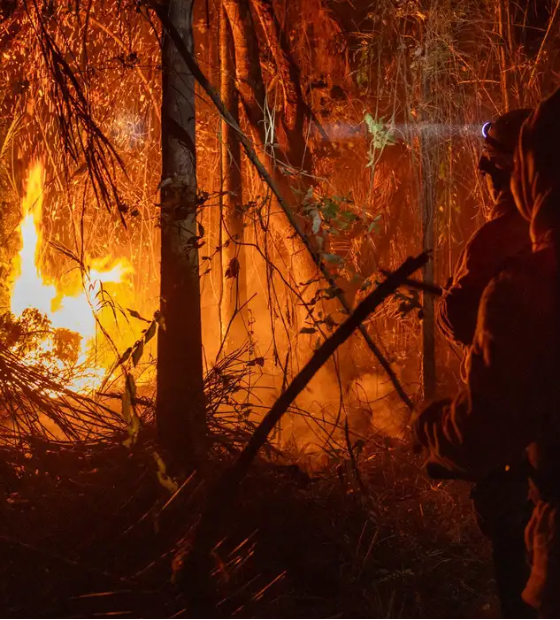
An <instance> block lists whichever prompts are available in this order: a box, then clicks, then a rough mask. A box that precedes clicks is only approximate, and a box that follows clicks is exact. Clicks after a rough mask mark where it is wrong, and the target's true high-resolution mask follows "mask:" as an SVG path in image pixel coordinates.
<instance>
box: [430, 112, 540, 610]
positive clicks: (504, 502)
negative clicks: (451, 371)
mask: <svg viewBox="0 0 560 620" xmlns="http://www.w3.org/2000/svg"><path fill="white" fill-rule="evenodd" d="M530 113H531V110H529V109H520V110H513V111H511V112H508V113H506V114H504V115H503V116H501V117H499V118H498V119H497V120H496V121H495V122H493V123H486V124H485V125H484V127H483V136H484V139H485V149H484V151H485V152H484V154H483V156H482V157H481V159H480V163H479V169H480V171H481V172H482V173H484V174H485V175H486V177H487V180H488V182H489V186H490V191H491V194H492V197H493V199H494V205H493V209H492V211H491V214H490V219H489V221H488V222H487V223H486V224H484V225H483V226H482V227H481V228H480V229H479V230H477V231H476V232H475V233H474V235H473V236H472V237H471V239H470V240H469V242H468V243H467V245H466V247H465V250H464V251H463V253H462V254H461V256H460V258H459V261H458V263H457V266H456V268H455V272H454V275H453V277H452V278H451V280H450V282H449V283H448V285H447V287H446V291H445V292H444V295H443V297H442V300H441V302H440V304H439V306H438V314H437V321H438V325H439V327H440V329H441V331H442V332H443V334H444V335H445V336H446V337H447V339H448V340H449V341H451V342H452V343H454V344H455V345H458V346H459V347H460V348H461V349H462V350H463V351H464V352H466V350H467V349H468V347H470V346H471V345H472V341H473V337H474V332H475V328H476V320H477V315H478V310H479V305H480V300H481V297H482V293H483V291H484V289H485V288H486V286H487V285H488V283H489V282H490V280H491V279H492V277H493V276H495V275H496V274H497V273H498V272H499V271H500V268H501V267H502V266H503V264H504V261H506V260H507V259H508V258H510V257H512V256H516V255H518V254H519V253H521V252H523V251H527V250H528V249H529V248H530V239H529V224H528V222H527V221H526V220H525V219H524V218H523V216H522V215H521V213H520V212H519V211H518V209H517V207H516V204H515V200H514V198H513V194H512V192H511V190H510V178H511V174H512V172H513V159H514V153H515V148H516V145H517V142H518V139H519V132H520V131H521V126H522V124H523V122H524V121H525V120H526V119H527V118H528V116H529V115H530ZM520 456H521V455H520ZM519 461H520V462H521V458H520V459H519ZM527 494H528V480H527V476H526V473H525V471H524V469H523V467H522V466H521V464H520V463H517V462H516V463H512V464H511V465H510V467H509V469H508V471H505V470H503V469H499V470H497V471H493V472H491V473H489V475H488V476H487V477H486V478H485V479H484V480H481V481H480V482H478V483H477V484H475V485H474V486H473V489H472V499H473V503H474V509H475V512H476V516H477V521H478V524H479V526H480V528H481V530H482V532H483V533H484V535H485V536H487V537H488V538H489V540H490V541H491V543H492V555H493V562H494V573H495V578H496V585H497V588H498V594H499V598H500V603H501V611H502V616H503V617H504V618H530V617H533V616H534V613H533V610H532V609H531V608H529V607H528V606H527V605H526V604H525V603H524V602H523V600H522V598H521V592H522V590H523V587H524V585H525V582H526V581H527V578H528V575H529V567H528V564H527V561H526V556H525V543H524V531H525V526H526V525H527V522H528V520H529V518H530V515H531V511H532V506H531V504H530V502H529V501H528V499H527Z"/></svg>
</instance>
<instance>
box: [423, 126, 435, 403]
mask: <svg viewBox="0 0 560 620" xmlns="http://www.w3.org/2000/svg"><path fill="white" fill-rule="evenodd" d="M430 138H431V137H430V136H428V135H427V132H425V133H424V135H423V136H422V137H421V140H422V142H421V145H420V149H421V166H422V251H423V252H430V251H432V250H433V249H434V247H435V245H434V244H435V235H434V229H435V222H434V217H435V213H436V200H437V196H436V186H435V183H436V182H437V166H434V165H433V159H434V151H435V148H434V145H430V142H433V139H430ZM422 276H423V281H424V283H425V284H431V283H433V281H434V261H433V260H431V261H429V262H427V263H425V264H424V267H423V268H422ZM422 315H423V319H422V393H423V397H424V400H432V399H433V398H434V396H435V393H436V341H435V331H436V321H435V304H434V297H433V295H430V294H429V293H427V292H424V293H423V294H422Z"/></svg>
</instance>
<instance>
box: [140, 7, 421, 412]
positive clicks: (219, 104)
mask: <svg viewBox="0 0 560 620" xmlns="http://www.w3.org/2000/svg"><path fill="white" fill-rule="evenodd" d="M145 2H146V4H147V5H148V6H149V7H151V8H152V10H153V11H154V12H155V13H156V15H157V16H158V19H159V20H160V22H161V24H162V26H163V27H164V28H165V30H166V31H167V33H168V35H169V36H170V38H171V40H172V41H173V43H174V45H175V47H176V48H177V51H178V52H179V54H181V57H182V58H183V60H184V61H185V64H186V65H187V67H188V68H189V70H190V72H191V73H192V75H193V76H194V78H195V80H196V81H197V82H198V83H199V84H200V85H201V86H202V88H203V89H204V91H205V92H206V94H207V95H208V96H209V97H210V99H211V100H212V103H213V104H214V105H215V106H216V108H217V110H218V112H219V113H220V115H221V116H222V118H223V119H224V120H225V121H226V122H227V123H228V125H230V126H231V127H232V128H233V129H234V130H235V131H236V132H237V133H238V134H239V141H240V142H241V144H242V145H243V148H244V150H245V153H246V154H247V158H248V159H249V161H250V162H251V163H252V164H253V165H254V166H255V168H256V169H257V172H258V173H259V175H260V177H261V178H262V180H263V181H264V182H265V183H266V184H267V185H268V187H269V188H270V189H271V191H272V193H273V194H274V195H275V196H276V199H277V200H278V203H279V205H280V206H281V208H282V210H283V211H284V213H285V215H286V218H287V219H288V221H289V222H290V225H291V226H292V228H293V229H294V230H295V231H296V233H297V235H298V237H299V238H300V239H301V242H302V243H303V245H304V246H305V248H306V250H307V251H308V252H309V254H310V255H311V257H312V259H313V261H314V262H315V264H316V265H317V267H318V268H319V270H320V271H321V274H322V275H323V277H324V278H325V280H326V281H327V282H328V283H329V286H331V287H333V290H339V287H338V286H337V285H336V282H335V280H334V278H333V276H332V275H331V273H330V272H329V270H328V269H327V268H326V266H325V264H324V263H323V261H322V260H321V258H320V256H318V255H317V253H316V252H315V250H314V249H313V247H312V245H311V243H310V241H309V239H308V238H307V236H306V235H305V233H304V232H303V230H302V229H301V227H300V225H299V224H298V222H297V220H296V219H295V217H294V215H293V213H292V210H291V209H290V207H289V205H288V203H287V202H286V200H285V199H284V197H283V196H282V193H281V192H280V189H279V188H278V185H277V184H276V182H275V181H274V179H273V178H272V177H271V176H270V174H269V173H268V172H267V170H266V168H265V166H264V164H263V163H262V162H261V161H260V159H259V157H258V155H257V153H256V151H255V149H254V148H253V146H252V144H251V142H250V140H249V139H248V138H247V136H246V135H245V134H244V133H243V131H242V130H241V128H240V127H239V125H238V124H237V122H236V121H235V119H234V118H233V116H232V115H231V114H230V112H229V111H228V110H227V108H226V107H225V106H224V103H223V101H222V99H221V97H220V95H219V94H218V93H217V92H216V90H215V88H214V87H213V86H212V84H211V83H210V82H209V80H208V78H207V77H206V76H205V75H204V73H203V72H202V69H201V68H200V67H199V65H198V63H197V62H196V59H195V58H194V56H193V55H192V54H191V53H190V52H189V50H188V49H187V46H186V45H185V42H184V41H183V39H182V37H181V35H180V34H179V32H178V31H177V29H176V28H175V27H174V26H173V24H172V23H171V22H170V21H169V19H168V18H167V14H166V12H165V7H164V6H163V5H162V4H160V3H159V2H157V1H156V0H145ZM336 296H337V298H338V300H339V302H340V304H341V305H342V307H343V308H344V311H345V312H346V314H350V313H351V311H352V308H351V307H350V305H349V304H348V302H347V301H346V298H345V297H344V294H343V293H342V292H339V293H337V295H336ZM357 327H358V329H359V330H360V332H361V334H362V336H363V338H364V340H365V341H366V343H367V345H368V347H369V348H370V349H371V351H372V352H373V354H374V355H375V357H376V358H377V360H378V361H379V363H380V364H381V366H382V368H383V369H384V370H385V372H386V373H387V375H388V377H389V379H390V381H391V383H392V384H393V386H394V388H395V390H396V392H397V394H398V395H399V396H400V398H401V400H402V401H403V402H404V403H405V405H406V406H407V407H408V409H409V410H410V411H412V410H413V409H414V404H413V403H412V401H411V399H410V398H409V396H408V395H407V393H406V392H405V391H404V388H403V387H402V385H401V384H400V382H399V380H398V378H397V375H396V374H395V372H394V370H393V369H392V368H391V365H390V364H389V362H388V361H387V360H386V359H385V357H384V355H383V353H382V352H381V350H380V349H379V347H378V346H377V345H376V344H375V342H373V340H372V338H371V336H370V335H369V333H368V331H367V329H366V328H365V326H364V325H358V326H357Z"/></svg>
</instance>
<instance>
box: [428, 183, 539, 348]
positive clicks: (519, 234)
mask: <svg viewBox="0 0 560 620" xmlns="http://www.w3.org/2000/svg"><path fill="white" fill-rule="evenodd" d="M529 247H530V240H529V223H528V222H527V221H526V220H525V219H524V218H523V217H522V216H521V214H520V213H519V211H518V210H517V208H516V206H515V201H514V199H513V196H512V195H511V194H510V192H509V191H508V192H504V193H502V194H501V195H500V197H499V198H498V201H497V203H496V206H495V208H494V211H493V214H492V219H491V220H490V221H489V222H487V223H486V224H484V225H483V226H482V227H481V228H479V229H478V230H477V231H476V232H475V233H474V234H473V236H472V237H471V238H470V240H469V241H468V243H467V245H466V246H465V249H464V250H463V252H462V253H461V256H460V257H459V260H458V262H457V265H456V267H455V272H454V274H453V277H452V278H451V281H450V283H449V284H448V286H447V290H446V291H445V292H444V294H443V297H442V299H441V301H440V303H439V305H438V311H437V323H438V327H439V328H440V330H441V331H442V332H443V334H444V335H445V337H446V338H447V339H448V340H450V341H452V342H455V343H460V344H462V345H465V346H470V345H471V343H472V341H473V338H474V332H475V328H476V319H477V316H478V307H479V305H480V300H481V297H482V293H483V291H484V289H485V288H486V286H487V285H488V283H489V282H490V280H491V279H492V278H493V277H494V276H495V275H496V274H497V273H498V272H499V271H500V269H501V268H502V267H503V265H504V263H505V261H506V260H507V259H508V258H511V257H512V256H515V255H516V254H519V253H520V252H521V251H523V250H524V249H527V248H529Z"/></svg>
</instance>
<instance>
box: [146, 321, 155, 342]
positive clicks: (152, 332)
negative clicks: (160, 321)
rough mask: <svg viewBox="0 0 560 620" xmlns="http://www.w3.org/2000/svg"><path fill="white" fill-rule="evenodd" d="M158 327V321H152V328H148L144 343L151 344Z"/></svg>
mask: <svg viewBox="0 0 560 620" xmlns="http://www.w3.org/2000/svg"><path fill="white" fill-rule="evenodd" d="M156 327H157V321H152V323H151V325H150V327H148V329H147V330H146V333H145V334H144V342H145V343H146V344H148V342H150V340H151V339H152V338H153V337H154V336H155V334H156Z"/></svg>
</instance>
